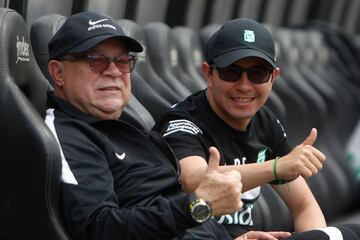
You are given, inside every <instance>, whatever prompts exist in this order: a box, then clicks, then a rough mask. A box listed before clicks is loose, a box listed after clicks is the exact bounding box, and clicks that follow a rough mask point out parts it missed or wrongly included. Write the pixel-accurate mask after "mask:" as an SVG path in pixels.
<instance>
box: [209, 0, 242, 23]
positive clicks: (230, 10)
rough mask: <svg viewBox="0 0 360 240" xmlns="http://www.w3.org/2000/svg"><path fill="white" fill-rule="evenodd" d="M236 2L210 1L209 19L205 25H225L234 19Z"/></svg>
mask: <svg viewBox="0 0 360 240" xmlns="http://www.w3.org/2000/svg"><path fill="white" fill-rule="evenodd" d="M235 2H236V0H222V1H208V2H207V4H208V6H207V7H206V9H208V17H207V19H205V21H206V22H205V23H204V24H206V25H207V24H212V23H221V24H222V23H224V22H225V21H226V20H228V19H232V18H233V15H234V6H235Z"/></svg>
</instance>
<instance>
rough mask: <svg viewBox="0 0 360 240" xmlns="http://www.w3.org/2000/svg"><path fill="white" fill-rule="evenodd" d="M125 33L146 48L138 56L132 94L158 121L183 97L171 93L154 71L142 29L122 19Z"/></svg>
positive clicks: (133, 76) (130, 21)
mask: <svg viewBox="0 0 360 240" xmlns="http://www.w3.org/2000/svg"><path fill="white" fill-rule="evenodd" d="M118 23H119V24H120V26H121V27H122V29H123V30H124V32H125V33H126V34H127V35H128V36H131V37H133V38H135V39H137V40H138V41H140V42H141V44H142V46H143V47H144V51H143V52H142V53H140V54H138V61H137V63H136V66H135V71H134V72H133V73H132V93H133V94H134V96H135V97H136V98H137V99H138V100H139V101H140V102H141V103H142V104H143V105H144V106H145V107H146V108H147V109H148V110H149V111H150V113H151V114H152V115H153V116H154V118H155V119H157V118H158V117H159V116H160V115H161V114H162V113H163V112H164V111H165V110H167V109H168V108H169V107H170V106H171V105H172V104H174V103H176V102H178V101H179V100H180V99H181V97H180V96H178V95H176V94H175V93H174V92H173V91H171V89H170V87H168V86H167V85H166V84H164V82H163V80H162V79H161V78H160V77H159V76H158V75H157V73H156V72H155V71H154V69H153V67H152V65H151V63H150V59H149V56H148V54H147V47H146V43H145V39H144V34H143V32H142V28H141V27H140V26H139V25H138V24H137V23H135V22H134V21H132V20H128V19H121V20H119V21H118Z"/></svg>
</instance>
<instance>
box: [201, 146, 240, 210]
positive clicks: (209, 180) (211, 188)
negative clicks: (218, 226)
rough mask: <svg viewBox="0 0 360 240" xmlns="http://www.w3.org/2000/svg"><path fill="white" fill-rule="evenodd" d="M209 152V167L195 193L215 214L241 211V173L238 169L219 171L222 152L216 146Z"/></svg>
mask: <svg viewBox="0 0 360 240" xmlns="http://www.w3.org/2000/svg"><path fill="white" fill-rule="evenodd" d="M209 152H210V157H209V161H208V168H207V170H206V173H205V176H204V178H203V179H202V181H201V182H200V184H199V186H198V187H197V188H196V190H195V195H196V196H197V197H199V198H202V199H204V200H205V201H206V202H208V203H209V205H210V206H211V208H212V214H213V215H214V216H221V215H224V214H229V213H233V212H235V211H239V210H240V209H241V208H242V205H243V203H242V201H241V190H242V183H241V175H240V173H239V172H238V171H229V172H225V173H220V172H218V168H219V163H220V153H219V151H218V150H217V148H215V147H210V148H209Z"/></svg>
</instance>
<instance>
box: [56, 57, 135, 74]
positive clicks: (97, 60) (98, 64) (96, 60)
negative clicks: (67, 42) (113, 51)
mask: <svg viewBox="0 0 360 240" xmlns="http://www.w3.org/2000/svg"><path fill="white" fill-rule="evenodd" d="M59 60H60V61H87V62H88V63H89V66H90V68H91V70H92V71H94V72H96V73H101V72H104V71H105V70H106V69H108V68H109V65H110V63H111V62H114V63H115V65H116V67H117V68H118V69H119V71H120V72H122V73H130V72H132V70H134V68H135V63H136V60H137V57H136V56H135V55H121V56H116V57H107V56H104V55H101V54H93V55H91V54H89V55H75V54H74V55H66V56H63V57H62V58H60V59H59Z"/></svg>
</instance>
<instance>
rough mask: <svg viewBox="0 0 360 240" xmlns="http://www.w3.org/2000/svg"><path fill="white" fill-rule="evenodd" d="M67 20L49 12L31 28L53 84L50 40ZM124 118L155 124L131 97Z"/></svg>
mask: <svg viewBox="0 0 360 240" xmlns="http://www.w3.org/2000/svg"><path fill="white" fill-rule="evenodd" d="M65 21H66V17H65V16H63V15H60V14H48V15H44V16H42V17H40V18H38V19H36V20H35V21H34V22H33V24H32V25H31V28H30V35H31V43H32V44H33V45H34V54H35V57H36V60H37V62H38V64H39V65H40V67H41V69H42V71H43V73H44V75H46V76H47V78H48V81H49V82H50V83H51V84H52V85H53V82H52V80H51V77H50V76H49V73H48V70H47V62H48V59H49V51H48V47H47V46H48V42H49V41H50V39H51V38H52V36H53V35H54V34H55V33H56V31H57V30H58V29H59V28H60V27H61V26H62V24H63V23H64V22H65ZM123 115H127V116H123V119H126V120H127V121H128V122H130V123H132V124H133V125H136V126H137V127H140V128H143V129H150V128H151V127H152V126H153V125H154V119H153V116H152V115H151V114H150V113H149V112H148V111H147V110H146V109H145V107H144V106H143V105H142V104H141V103H140V102H139V101H138V100H137V99H136V97H135V96H132V97H131V101H130V102H129V104H128V106H127V107H126V108H125V109H124V114H123Z"/></svg>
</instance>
